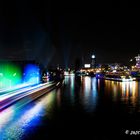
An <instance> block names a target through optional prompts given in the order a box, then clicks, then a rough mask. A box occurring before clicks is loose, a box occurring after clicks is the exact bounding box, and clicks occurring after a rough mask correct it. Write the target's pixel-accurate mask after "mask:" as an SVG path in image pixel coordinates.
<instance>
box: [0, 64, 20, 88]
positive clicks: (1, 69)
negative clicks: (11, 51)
mask: <svg viewBox="0 0 140 140" xmlns="http://www.w3.org/2000/svg"><path fill="white" fill-rule="evenodd" d="M21 79H22V72H21V69H20V68H19V67H18V66H17V65H15V64H12V63H9V62H0V89H1V88H10V87H13V86H15V85H17V84H19V83H21Z"/></svg>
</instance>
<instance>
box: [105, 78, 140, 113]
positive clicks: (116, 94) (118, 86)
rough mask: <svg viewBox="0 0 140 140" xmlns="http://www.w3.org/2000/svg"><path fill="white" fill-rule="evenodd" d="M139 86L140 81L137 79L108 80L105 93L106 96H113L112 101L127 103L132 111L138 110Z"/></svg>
mask: <svg viewBox="0 0 140 140" xmlns="http://www.w3.org/2000/svg"><path fill="white" fill-rule="evenodd" d="M139 88H140V86H139V82H137V81H132V82H116V81H109V80H106V81H105V89H104V93H105V94H106V96H109V97H112V101H114V102H121V104H124V105H127V108H128V110H129V111H130V112H132V111H134V110H136V108H135V107H136V106H137V107H138V108H140V106H139V105H140V103H139V94H140V90H139ZM107 94H108V95H107Z"/></svg>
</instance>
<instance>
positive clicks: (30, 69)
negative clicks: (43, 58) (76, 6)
mask: <svg viewBox="0 0 140 140" xmlns="http://www.w3.org/2000/svg"><path fill="white" fill-rule="evenodd" d="M39 79H40V73H39V67H38V66H37V65H35V64H27V65H26V67H25V69H24V74H23V82H24V83H29V84H38V83H39Z"/></svg>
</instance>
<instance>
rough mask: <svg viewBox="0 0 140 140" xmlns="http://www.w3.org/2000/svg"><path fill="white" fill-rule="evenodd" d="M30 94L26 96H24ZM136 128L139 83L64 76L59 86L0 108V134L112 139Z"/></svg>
mask: <svg viewBox="0 0 140 140" xmlns="http://www.w3.org/2000/svg"><path fill="white" fill-rule="evenodd" d="M29 100H31V99H29ZM137 131H140V83H139V82H137V81H133V82H116V81H109V80H99V79H98V80H97V79H96V78H94V77H88V76H86V77H75V76H74V75H71V76H65V79H64V82H63V84H62V86H61V87H59V88H57V89H55V90H53V91H51V92H50V93H47V94H46V95H45V96H43V97H41V98H39V99H37V100H35V101H32V102H30V103H28V102H27V101H26V100H21V101H19V102H17V103H15V104H14V105H12V106H10V107H9V108H7V109H6V110H4V111H2V112H0V140H7V139H9V140H21V139H23V140H28V139H29V140H31V139H33V140H34V139H37V140H47V139H54V138H55V139H56V138H57V139H65V140H67V139H68V138H70V139H81V138H84V139H85V140H87V139H95V140H96V139H107V140H108V139H115V138H121V137H124V138H125V137H128V136H129V137H136V136H138V135H139V136H140V134H139V133H132V132H137Z"/></svg>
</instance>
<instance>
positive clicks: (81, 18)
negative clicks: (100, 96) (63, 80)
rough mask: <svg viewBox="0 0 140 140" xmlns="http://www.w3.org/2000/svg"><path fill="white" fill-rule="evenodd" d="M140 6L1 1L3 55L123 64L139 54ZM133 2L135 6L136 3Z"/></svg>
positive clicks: (45, 60) (47, 61)
mask: <svg viewBox="0 0 140 140" xmlns="http://www.w3.org/2000/svg"><path fill="white" fill-rule="evenodd" d="M136 5H137V4H133V3H132V2H131V3H129V2H128V1H125V2H124V3H123V2H121V3H112V1H99V2H96V3H95V2H88V1H85V2H82V1H57V2H56V1H53V0H51V1H45V0H44V1H43V0H36V1H32V0H20V1H19V0H18V1H10V2H9V1H3V2H1V4H0V59H14V60H20V59H21V60H37V61H39V62H41V63H43V64H44V65H50V64H53V65H56V64H60V65H62V66H73V65H74V62H75V59H77V58H80V59H82V60H84V62H85V63H88V62H89V61H90V56H91V55H92V53H94V54H95V55H96V58H97V63H114V62H119V63H125V64H128V63H129V60H130V59H131V58H134V56H136V55H137V54H138V53H140V48H139V46H140V42H139V39H140V35H139V25H140V22H139V9H138V8H137V7H136ZM134 6H135V7H134Z"/></svg>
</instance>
